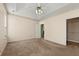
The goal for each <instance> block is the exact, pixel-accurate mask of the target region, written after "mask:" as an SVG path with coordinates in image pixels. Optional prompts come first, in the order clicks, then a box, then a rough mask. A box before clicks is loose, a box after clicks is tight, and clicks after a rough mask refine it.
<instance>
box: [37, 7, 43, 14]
mask: <svg viewBox="0 0 79 59" xmlns="http://www.w3.org/2000/svg"><path fill="white" fill-rule="evenodd" d="M42 13H43V10H42V8H41V6H39V7H37V8H36V14H37V15H41V14H42Z"/></svg>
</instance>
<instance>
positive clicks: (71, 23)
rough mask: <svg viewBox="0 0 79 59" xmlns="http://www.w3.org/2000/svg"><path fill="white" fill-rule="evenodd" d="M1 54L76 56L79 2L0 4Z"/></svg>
mask: <svg viewBox="0 0 79 59" xmlns="http://www.w3.org/2000/svg"><path fill="white" fill-rule="evenodd" d="M0 55H1V56H79V3H0Z"/></svg>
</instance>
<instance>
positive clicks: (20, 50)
mask: <svg viewBox="0 0 79 59" xmlns="http://www.w3.org/2000/svg"><path fill="white" fill-rule="evenodd" d="M70 55H71V56H79V47H65V46H62V45H58V44H55V43H53V42H50V41H47V40H43V39H29V40H23V41H17V42H12V43H8V45H7V47H6V48H5V50H4V52H3V54H2V56H70Z"/></svg>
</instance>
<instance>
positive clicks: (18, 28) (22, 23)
mask: <svg viewBox="0 0 79 59" xmlns="http://www.w3.org/2000/svg"><path fill="white" fill-rule="evenodd" d="M37 25H38V22H37V21H34V20H31V19H28V18H24V17H19V16H15V15H11V14H9V15H8V38H9V39H8V41H9V42H13V41H19V40H26V39H31V38H38V35H37V34H38V33H37V31H38V30H37Z"/></svg>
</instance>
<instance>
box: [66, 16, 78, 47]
mask: <svg viewBox="0 0 79 59" xmlns="http://www.w3.org/2000/svg"><path fill="white" fill-rule="evenodd" d="M67 46H71V47H79V17H77V18H72V19H68V20H67Z"/></svg>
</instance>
